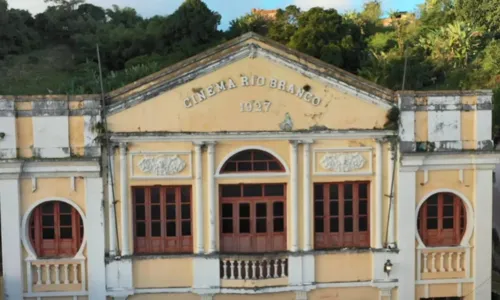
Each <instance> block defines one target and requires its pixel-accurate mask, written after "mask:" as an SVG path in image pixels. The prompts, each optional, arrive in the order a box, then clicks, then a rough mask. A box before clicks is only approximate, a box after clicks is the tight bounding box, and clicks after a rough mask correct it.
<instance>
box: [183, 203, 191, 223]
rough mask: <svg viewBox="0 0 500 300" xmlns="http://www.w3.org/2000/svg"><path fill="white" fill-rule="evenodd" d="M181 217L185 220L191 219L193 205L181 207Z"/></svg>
mask: <svg viewBox="0 0 500 300" xmlns="http://www.w3.org/2000/svg"><path fill="white" fill-rule="evenodd" d="M181 216H182V218H183V219H189V218H191V205H189V204H184V205H182V207H181Z"/></svg>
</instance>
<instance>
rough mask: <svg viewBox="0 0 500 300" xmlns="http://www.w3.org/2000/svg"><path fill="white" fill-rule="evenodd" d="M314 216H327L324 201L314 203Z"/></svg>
mask: <svg viewBox="0 0 500 300" xmlns="http://www.w3.org/2000/svg"><path fill="white" fill-rule="evenodd" d="M314 215H315V216H318V217H321V216H324V215H325V212H324V208H323V201H314Z"/></svg>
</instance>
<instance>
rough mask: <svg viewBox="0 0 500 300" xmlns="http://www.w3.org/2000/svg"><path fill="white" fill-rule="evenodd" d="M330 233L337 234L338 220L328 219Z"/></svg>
mask: <svg viewBox="0 0 500 300" xmlns="http://www.w3.org/2000/svg"><path fill="white" fill-rule="evenodd" d="M330 232H339V219H338V218H330Z"/></svg>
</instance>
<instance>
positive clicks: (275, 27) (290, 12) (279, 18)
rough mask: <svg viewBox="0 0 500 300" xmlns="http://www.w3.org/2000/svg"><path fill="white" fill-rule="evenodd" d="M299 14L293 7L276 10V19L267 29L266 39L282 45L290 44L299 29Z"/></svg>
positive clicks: (295, 7) (296, 8) (297, 9)
mask: <svg viewBox="0 0 500 300" xmlns="http://www.w3.org/2000/svg"><path fill="white" fill-rule="evenodd" d="M301 14H302V12H301V11H300V8H298V7H297V6H295V5H290V6H287V7H286V8H285V10H282V9H278V12H277V13H276V19H275V20H274V21H273V22H272V23H271V26H270V27H269V32H268V37H270V38H271V39H273V40H275V41H278V42H280V43H283V44H287V43H288V42H290V39H291V38H292V36H293V35H294V34H295V32H296V31H297V29H298V28H299V17H300V15H301Z"/></svg>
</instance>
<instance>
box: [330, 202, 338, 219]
mask: <svg viewBox="0 0 500 300" xmlns="http://www.w3.org/2000/svg"><path fill="white" fill-rule="evenodd" d="M338 215H339V202H338V201H330V216H338Z"/></svg>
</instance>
